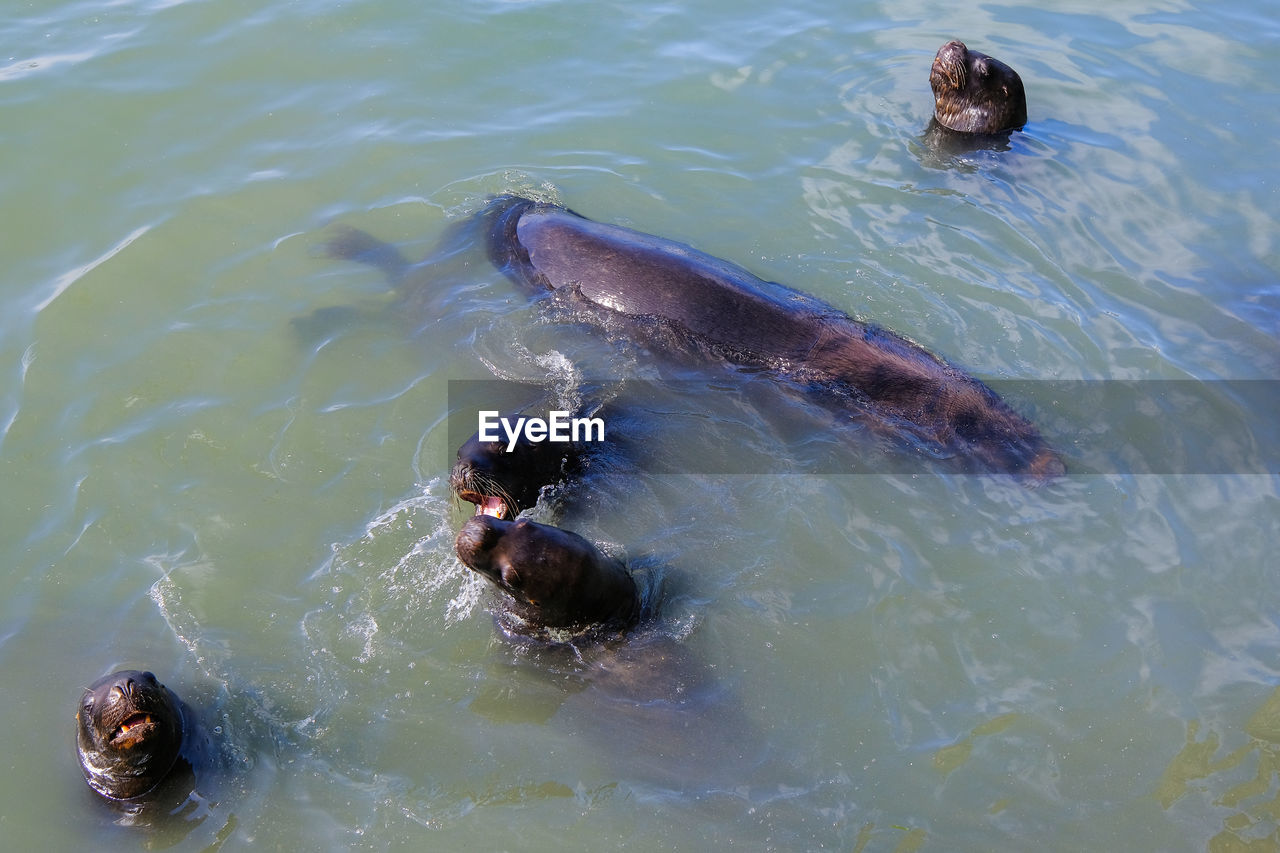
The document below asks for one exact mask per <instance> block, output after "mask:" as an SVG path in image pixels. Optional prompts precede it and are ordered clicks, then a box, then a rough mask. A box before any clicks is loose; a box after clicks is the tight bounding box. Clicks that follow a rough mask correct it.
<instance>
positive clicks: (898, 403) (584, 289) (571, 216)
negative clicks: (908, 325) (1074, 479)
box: [485, 196, 1065, 479]
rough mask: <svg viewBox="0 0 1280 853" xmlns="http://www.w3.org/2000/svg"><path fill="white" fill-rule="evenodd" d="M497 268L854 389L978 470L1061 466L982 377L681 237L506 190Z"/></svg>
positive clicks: (847, 392) (877, 412)
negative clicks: (620, 223)
mask: <svg viewBox="0 0 1280 853" xmlns="http://www.w3.org/2000/svg"><path fill="white" fill-rule="evenodd" d="M485 216H486V218H488V219H489V221H490V223H491V225H490V227H489V229H488V239H489V254H490V258H491V259H492V260H493V262H494V263H495V265H497V266H498V267H499V268H500V269H502V270H503V271H504V272H505V273H506V274H507V275H508V276H509V277H511V278H512V279H513V280H514V281H516V282H517V283H518V284H520V285H521V286H523V287H524V288H525V289H527V290H529V291H532V292H534V293H546V292H548V291H554V292H565V291H567V292H570V293H571V294H572V295H573V296H574V297H575V298H577V299H580V300H586V301H587V302H588V303H590V304H591V305H593V306H596V307H598V308H601V309H606V310H607V311H609V312H612V313H614V314H618V315H625V316H628V317H632V318H635V319H636V320H637V321H640V322H648V323H650V324H653V323H656V324H659V325H661V326H665V327H667V328H670V329H674V330H675V331H676V332H677V336H678V337H683V338H686V339H690V340H693V341H695V342H697V343H699V344H700V345H701V348H702V349H703V350H707V351H710V352H712V353H714V354H715V355H717V356H719V357H721V358H723V359H725V360H727V361H729V362H731V363H733V364H738V365H742V366H746V367H753V368H765V369H770V370H773V371H775V372H777V373H779V374H781V375H784V376H787V377H789V378H791V379H794V380H796V381H798V382H799V383H801V384H802V385H808V384H813V385H817V386H819V387H821V388H822V389H823V390H824V391H827V392H835V393H836V394H837V395H839V396H842V397H845V398H852V400H851V402H852V403H853V404H854V405H855V406H856V407H857V408H858V409H859V410H860V413H861V414H863V415H864V416H867V417H869V418H870V419H871V420H872V421H873V422H877V421H878V422H879V423H880V425H881V426H884V427H886V428H888V429H898V428H905V429H907V430H909V431H911V432H913V433H914V434H915V435H917V436H918V437H919V438H921V439H923V440H925V441H927V442H929V443H930V444H933V445H935V446H937V447H940V448H942V449H945V450H948V451H951V452H954V453H956V454H959V455H960V456H961V457H963V458H965V459H970V460H973V461H974V462H975V463H976V464H977V466H978V467H979V468H980V469H983V470H987V471H992V472H1003V473H1013V474H1029V475H1031V476H1033V477H1036V478H1038V479H1047V478H1050V477H1054V476H1058V475H1060V474H1062V473H1063V472H1064V471H1065V467H1064V466H1063V463H1062V460H1061V459H1060V458H1059V457H1058V455H1057V454H1056V453H1055V452H1054V451H1053V450H1052V449H1051V448H1050V447H1049V446H1048V445H1047V443H1046V442H1045V441H1044V439H1043V438H1042V437H1041V436H1040V433H1039V431H1038V430H1037V429H1036V427H1035V426H1034V425H1033V424H1032V423H1031V422H1030V421H1028V420H1027V419H1026V418H1023V417H1022V416H1021V415H1019V414H1018V413H1017V412H1015V411H1014V410H1013V409H1012V408H1010V407H1009V406H1008V405H1007V404H1006V403H1005V402H1004V401H1003V400H1002V399H1001V398H1000V397H999V396H998V395H997V394H996V393H995V392H994V391H992V390H991V389H990V388H988V387H987V386H986V385H984V384H983V383H982V382H980V381H979V380H977V379H975V378H974V377H972V376H970V375H969V374H967V373H965V372H964V371H963V370H961V369H960V368H958V367H955V366H954V365H951V364H949V363H948V362H946V361H944V360H943V359H941V358H939V357H938V356H936V355H934V354H933V353H931V352H929V351H928V350H926V349H925V348H924V347H921V346H919V345H918V344H915V343H913V342H911V341H909V340H907V339H906V338H904V337H902V336H901V335H898V334H895V333H893V332H890V331H888V330H885V329H881V328H879V327H877V326H874V325H870V324H867V323H863V322H860V321H858V320H855V319H853V318H852V317H850V316H849V315H847V314H845V313H843V312H841V311H839V310H838V309H836V308H834V307H832V306H830V305H827V304H826V303H824V302H821V301H819V300H817V299H814V298H813V297H810V296H807V295H805V294H803V293H800V292H798V291H795V290H792V289H791V288H788V287H785V286H783V285H781V284H777V283H774V282H767V281H763V280H761V279H760V278H757V277H756V276H754V275H752V274H751V273H749V272H747V271H746V270H745V269H743V268H741V267H739V266H736V265H734V264H731V263H729V262H727V261H723V260H720V259H719V258H715V257H712V256H711V255H707V254H704V253H702V252H699V251H697V250H696V249H693V248H690V247H689V246H686V245H684V244H682V243H677V242H674V241H672V240H667V239H664V238H661V237H655V236H652V235H649V234H643V233H641V232H638V231H633V230H631V229H629V228H623V227H620V226H617V225H607V224H604V223H599V222H594V221H592V220H589V219H586V218H584V217H582V216H580V215H578V214H576V213H574V212H572V211H570V210H567V209H565V208H563V207H560V206H557V205H553V204H545V203H540V202H535V201H531V200H529V199H525V198H520V197H515V196H504V197H500V198H498V199H496V200H495V201H494V202H492V203H491V205H490V207H489V208H488V209H487V210H486V212H485Z"/></svg>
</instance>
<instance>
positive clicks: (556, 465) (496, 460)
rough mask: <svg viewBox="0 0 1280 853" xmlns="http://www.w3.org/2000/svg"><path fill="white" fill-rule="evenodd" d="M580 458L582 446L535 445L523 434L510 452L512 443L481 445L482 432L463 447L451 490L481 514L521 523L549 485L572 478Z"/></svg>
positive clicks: (459, 449)
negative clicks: (519, 518) (520, 518)
mask: <svg viewBox="0 0 1280 853" xmlns="http://www.w3.org/2000/svg"><path fill="white" fill-rule="evenodd" d="M580 453H581V448H580V447H579V446H578V445H575V444H563V443H553V442H549V441H541V442H533V441H530V440H529V439H528V438H526V437H525V436H524V435H523V434H521V435H520V437H519V438H518V439H516V442H515V445H514V447H509V446H508V442H507V441H506V440H498V441H481V440H480V433H479V432H476V433H475V434H473V435H472V436H471V438H469V439H467V440H466V441H465V442H463V444H462V445H461V446H460V447H459V448H458V458H457V461H456V462H455V463H454V466H453V470H452V471H450V472H449V486H450V487H451V488H452V489H453V493H454V495H456V496H457V497H458V498H459V499H461V500H464V501H467V502H469V503H473V504H475V505H476V512H477V513H480V514H483V515H492V516H494V517H496V518H505V519H511V518H515V517H516V516H517V515H519V514H520V512H521V511H522V510H526V509H528V508H530V507H531V506H533V505H534V504H535V503H536V502H537V500H538V495H539V493H540V492H541V491H542V488H543V487H544V486H548V485H551V484H552V483H555V482H556V481H558V480H561V479H563V478H564V477H566V476H568V475H569V474H570V473H571V471H572V469H573V468H574V467H575V465H576V463H577V461H578V460H579V454H580Z"/></svg>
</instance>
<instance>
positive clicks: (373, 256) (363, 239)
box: [324, 225, 410, 285]
mask: <svg viewBox="0 0 1280 853" xmlns="http://www.w3.org/2000/svg"><path fill="white" fill-rule="evenodd" d="M324 251H325V254H327V255H328V256H329V257H331V258H342V259H344V260H348V261H359V262H360V263H362V264H369V265H370V266H374V267H377V268H378V269H380V270H382V272H383V273H384V274H386V276H387V280H388V281H390V282H391V283H392V284H393V285H394V284H396V283H398V282H399V281H400V279H401V278H403V277H404V273H405V270H407V269H409V266H410V264H409V261H408V260H407V259H406V258H405V256H404V255H402V254H401V253H400V250H399V249H397V248H396V247H395V246H393V245H391V244H390V243H384V242H383V241H382V240H379V239H378V238H377V237H374V236H373V235H372V234H370V233H368V232H367V231H361V230H360V229H359V228H352V227H351V226H349V225H338V226H335V227H334V229H333V236H332V237H330V238H329V239H328V240H326V241H325V244H324Z"/></svg>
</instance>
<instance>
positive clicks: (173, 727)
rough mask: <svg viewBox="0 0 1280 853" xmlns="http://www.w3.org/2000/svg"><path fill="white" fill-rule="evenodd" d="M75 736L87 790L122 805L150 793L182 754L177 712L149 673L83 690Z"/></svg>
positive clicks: (112, 678)
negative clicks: (119, 801)
mask: <svg viewBox="0 0 1280 853" xmlns="http://www.w3.org/2000/svg"><path fill="white" fill-rule="evenodd" d="M76 730H77V739H76V751H77V753H78V754H79V757H80V767H81V769H82V770H83V771H84V775H85V778H86V779H87V780H88V782H89V785H90V786H91V787H92V788H93V789H94V790H95V791H97V792H98V793H100V794H102V795H103V796H106V797H110V798H111V799H114V800H128V799H132V798H134V797H137V796H140V795H142V794H145V793H146V792H147V791H150V790H151V789H152V788H154V787H155V786H156V785H157V784H159V783H160V781H161V780H162V779H164V777H165V776H166V775H167V774H168V773H169V771H170V770H171V769H172V768H173V766H174V764H175V762H176V761H177V759H178V755H179V753H180V752H181V750H182V737H183V717H182V709H181V707H180V703H179V701H178V698H177V697H176V696H175V695H174V694H173V692H172V691H170V690H169V689H168V688H167V687H165V686H164V685H163V684H161V683H160V682H159V681H157V680H156V677H155V676H154V675H152V674H151V673H150V672H140V671H138V670H135V669H129V670H122V671H120V672H115V673H112V674H111V675H108V676H105V677H103V678H100V679H98V680H97V681H95V682H94V683H93V684H92V685H90V686H89V687H87V688H85V691H84V693H83V694H82V695H81V697H80V708H79V710H78V711H77V712H76Z"/></svg>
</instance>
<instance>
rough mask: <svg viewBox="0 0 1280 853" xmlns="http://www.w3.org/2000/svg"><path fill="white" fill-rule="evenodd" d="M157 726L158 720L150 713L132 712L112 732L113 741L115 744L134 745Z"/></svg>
mask: <svg viewBox="0 0 1280 853" xmlns="http://www.w3.org/2000/svg"><path fill="white" fill-rule="evenodd" d="M155 727H156V721H155V719H154V718H153V717H152V716H151V715H150V714H146V713H138V714H131V715H130V716H129V717H128V718H127V719H126V720H125V721H124V722H123V723H121V724H120V725H119V726H117V727H116V730H115V731H113V732H112V733H111V743H112V744H113V745H115V746H123V747H130V746H133V745H134V744H136V743H137V742H138V741H140V740H142V739H143V738H144V737H146V736H147V734H148V733H150V732H151V731H152V730H153V729H154V728H155Z"/></svg>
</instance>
